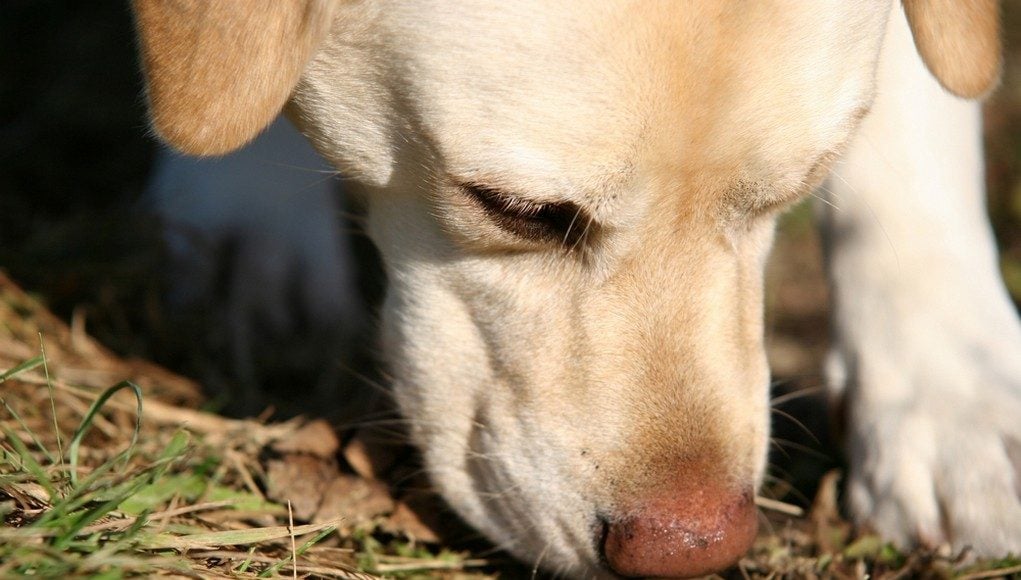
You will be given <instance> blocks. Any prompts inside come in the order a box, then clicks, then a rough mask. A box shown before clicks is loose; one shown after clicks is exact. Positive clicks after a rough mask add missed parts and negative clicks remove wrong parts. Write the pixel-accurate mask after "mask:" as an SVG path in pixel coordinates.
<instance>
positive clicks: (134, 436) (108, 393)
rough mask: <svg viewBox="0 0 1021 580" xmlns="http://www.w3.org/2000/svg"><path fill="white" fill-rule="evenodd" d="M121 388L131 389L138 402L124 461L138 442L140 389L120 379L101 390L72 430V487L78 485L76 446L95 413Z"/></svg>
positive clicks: (90, 425) (70, 453) (86, 430)
mask: <svg viewBox="0 0 1021 580" xmlns="http://www.w3.org/2000/svg"><path fill="white" fill-rule="evenodd" d="M123 389H131V390H132V391H133V392H134V393H135V400H136V401H137V402H138V405H137V408H136V415H135V429H134V431H133V432H132V433H131V443H130V444H129V445H128V449H127V453H126V454H124V461H125V463H126V462H127V460H128V459H129V457H130V453H131V450H132V449H134V447H135V443H137V442H138V433H139V432H140V431H141V430H142V389H141V387H139V386H138V385H136V384H135V383H132V382H131V381H121V382H119V383H117V384H116V385H114V386H112V387H110V388H108V389H107V390H105V391H103V393H102V394H101V395H100V396H99V398H97V399H96V400H95V401H93V403H92V406H91V407H89V410H88V411H87V412H86V413H85V416H84V417H82V422H81V424H80V425H79V426H78V429H77V430H76V431H75V432H74V436H73V437H72V438H71V446H70V447H69V448H68V459H69V461H70V463H71V472H70V474H71V485H72V487H75V488H77V487H78V446H79V445H81V442H82V437H84V436H85V433H87V432H88V430H89V429H90V428H92V421H93V419H94V418H95V416H96V413H98V412H99V410H100V409H102V408H103V405H105V404H106V402H107V401H108V400H110V397H112V396H114V395H115V394H117V392H118V391H121V390H123Z"/></svg>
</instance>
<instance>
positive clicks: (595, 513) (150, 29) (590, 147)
mask: <svg viewBox="0 0 1021 580" xmlns="http://www.w3.org/2000/svg"><path fill="white" fill-rule="evenodd" d="M922 4H923V3H922V2H910V3H908V8H909V9H908V14H909V16H911V17H912V21H913V26H914V27H915V28H916V31H917V30H926V31H929V32H927V33H924V34H919V33H917V32H916V37H917V38H919V39H920V40H918V43H919V46H920V48H921V53H922V54H923V56H925V58H926V59H927V62H928V63H929V66H930V69H931V70H933V72H934V74H936V75H937V76H938V77H939V78H940V79H941V81H942V82H943V83H944V84H945V86H947V87H948V88H949V89H951V90H953V91H957V92H959V93H962V94H969V95H974V94H978V93H981V92H983V91H985V90H987V89H988V87H989V86H990V85H991V84H992V83H993V82H994V79H995V78H996V74H997V71H998V66H999V64H998V63H999V61H998V49H997V47H996V46H995V42H994V43H992V44H989V43H987V42H978V41H974V42H973V41H972V40H969V39H973V38H977V37H980V38H982V39H984V40H987V39H988V38H995V27H996V20H995V5H993V4H985V3H954V2H939V3H935V4H940V5H941V6H942V8H938V9H930V8H931V7H930V6H928V4H926V5H925V6H922ZM256 5H258V7H257V6H256ZM975 6H984V7H985V8H982V7H979V8H975ZM989 6H992V8H991V9H990V8H989ZM135 8H136V14H137V17H138V23H139V30H140V35H141V39H142V42H141V47H142V53H143V63H144V66H145V68H146V70H147V73H148V78H149V98H150V103H151V106H152V110H153V120H154V125H155V128H156V130H157V131H158V132H159V133H160V134H161V135H163V136H164V137H165V138H166V139H167V140H168V141H169V142H170V143H171V144H173V145H176V146H178V147H179V148H182V149H184V150H186V151H190V152H195V153H200V154H210V153H222V152H225V151H229V150H231V149H233V148H236V147H238V146H240V145H241V144H243V143H244V142H245V141H247V140H248V139H250V138H251V137H252V136H253V135H254V134H255V133H257V132H258V131H259V130H261V128H262V127H263V126H265V125H266V124H267V123H268V122H269V121H270V119H272V117H273V116H275V115H276V113H278V112H279V111H280V109H281V108H282V107H284V106H285V103H286V106H287V110H288V112H289V113H290V115H291V116H292V118H294V119H295V120H296V121H297V122H298V124H299V125H300V126H301V127H302V128H303V130H304V132H305V133H306V134H307V135H308V136H309V137H310V138H311V140H312V141H313V142H314V143H315V144H316V146H317V148H318V149H319V151H320V152H321V153H322V154H323V155H325V156H326V157H327V158H328V159H330V160H331V161H332V162H334V163H335V164H336V165H337V166H338V168H340V169H341V170H342V171H343V172H344V173H345V174H346V175H348V176H351V177H354V178H356V179H357V180H358V181H359V182H360V183H361V186H362V187H363V188H364V190H365V193H366V196H365V198H366V202H367V205H368V208H369V214H368V220H369V221H368V223H369V233H370V235H371V237H372V238H373V240H374V241H375V242H376V244H377V245H378V246H379V248H380V250H381V251H382V254H383V256H384V259H385V262H386V266H387V271H388V274H389V279H390V289H389V294H388V297H387V300H386V306H385V311H384V314H383V322H384V337H385V343H386V344H385V347H386V350H387V352H388V354H389V356H390V359H391V361H390V362H391V365H392V366H391V369H390V370H391V372H392V374H393V376H394V385H393V388H394V393H395V397H396V399H397V401H398V404H399V406H400V408H401V410H402V412H403V413H404V415H405V416H406V417H407V418H408V419H409V421H410V422H411V425H412V426H411V435H412V438H413V440H414V442H415V443H416V444H417V445H418V446H419V447H420V448H421V449H422V451H423V453H424V456H425V460H426V464H427V468H428V470H429V473H430V475H431V477H432V479H433V481H434V483H435V484H436V486H437V488H438V489H439V491H440V492H441V493H442V494H443V496H444V497H445V498H446V500H447V501H448V502H449V503H450V504H451V505H452V506H453V507H454V508H455V509H456V510H457V511H458V513H459V514H461V515H462V516H463V517H464V518H466V519H467V520H468V521H469V522H470V523H472V524H473V525H475V526H476V527H478V528H479V529H480V530H481V531H483V532H484V533H485V534H486V535H487V536H488V537H489V538H490V539H492V540H493V541H494V542H495V543H497V544H498V545H499V546H501V547H504V548H506V549H508V550H510V551H511V552H513V553H515V554H517V555H518V556H520V557H522V558H524V559H530V560H534V561H538V563H539V564H540V565H542V566H543V567H545V568H548V569H551V570H554V571H560V572H566V573H570V574H576V575H580V574H605V573H608V572H607V571H606V570H607V567H608V568H609V570H612V571H613V572H616V573H618V574H622V575H660V576H664V575H674V576H690V575H697V574H705V573H708V572H711V571H713V570H716V569H718V568H721V567H724V566H726V565H728V564H729V563H731V562H732V561H734V560H735V559H736V558H737V557H739V556H740V555H741V554H742V553H743V552H744V551H745V550H746V549H747V547H748V545H749V544H750V543H751V540H752V539H753V537H754V534H755V529H756V512H755V508H754V503H753V496H754V492H755V489H756V488H757V486H758V484H759V482H760V481H761V479H762V476H763V471H764V464H765V457H766V445H767V440H768V369H767V365H766V361H765V355H764V349H763V331H762V303H763V299H762V289H761V284H762V270H763V265H764V261H765V258H766V254H767V251H768V248H769V246H770V242H771V236H772V231H773V225H774V217H775V215H776V214H777V212H778V211H779V210H780V209H781V208H783V207H785V206H787V205H789V204H790V203H792V202H793V201H794V200H796V199H798V198H800V197H801V196H803V195H804V194H806V193H807V192H809V191H810V190H811V189H812V188H813V187H814V186H816V185H817V184H818V183H819V182H820V181H821V179H822V178H823V176H824V175H825V172H826V168H827V166H828V164H829V163H830V162H831V161H832V160H833V159H834V158H835V157H836V156H837V154H838V152H839V151H840V149H841V146H842V145H843V144H844V143H845V142H847V141H848V139H849V138H850V137H851V135H852V134H853V131H854V128H855V127H856V125H857V123H858V121H859V120H860V119H861V117H862V116H863V115H864V114H865V113H866V111H867V110H868V107H869V105H870V103H871V101H872V98H873V95H874V92H875V87H874V86H873V85H874V74H875V67H876V62H877V59H878V55H879V50H880V46H881V43H882V38H883V31H884V28H885V24H886V20H887V17H888V14H889V11H890V8H891V5H890V3H889V2H888V1H886V0H873V1H866V0H861V1H855V2H847V1H834V2H814V1H813V2H798V1H794V0H774V1H768V2H697V3H696V2H643V3H631V2H598V3H597V2H586V3H578V4H571V3H549V2H530V1H529V2H524V1H522V2H506V3H496V4H492V3H487V2H475V1H464V2H457V3H451V2H429V1H413V2H385V1H378V2H330V1H327V0H307V1H297V0H296V1H293V2H281V1H279V0H262V1H260V2H250V3H247V4H245V10H246V11H245V12H244V13H241V12H239V7H238V5H237V4H236V3H234V2H232V1H230V0H222V1H198V0H196V1H194V2H191V1H181V2H156V1H153V2H147V1H144V0H138V1H137V2H136V4H135ZM933 10H937V11H938V10H943V11H944V12H942V13H938V14H933V12H932V11H933ZM953 11H958V12H960V13H962V15H963V16H961V17H962V18H963V17H964V16H969V17H971V18H972V19H973V20H975V18H977V19H978V20H977V21H979V22H981V23H985V25H986V26H987V28H988V27H991V28H989V30H990V31H991V33H990V34H988V35H985V34H978V35H976V34H973V33H972V32H971V29H969V28H963V29H961V30H958V31H956V32H955V31H950V33H948V34H947V35H945V34H943V32H945V31H944V29H942V28H941V26H943V24H941V22H942V21H943V20H946V16H947V15H948V14H949V13H950V12H953ZM976 15H977V16H976ZM990 15H992V16H990ZM951 20H954V19H951ZM990 23H991V24H990ZM945 38H952V39H954V42H952V43H949V44H947V43H944V42H943V40H944V39H945ZM948 46H949V48H948ZM954 50H956V51H957V54H956V55H954V54H950V53H951V52H953V51H954ZM962 54H964V55H966V56H967V57H968V58H970V59H971V61H972V63H973V64H972V66H968V67H961V66H955V64H956V63H958V61H959V59H960V57H961V55H962ZM948 55H949V56H948Z"/></svg>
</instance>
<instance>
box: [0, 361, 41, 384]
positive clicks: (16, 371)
mask: <svg viewBox="0 0 1021 580" xmlns="http://www.w3.org/2000/svg"><path fill="white" fill-rule="evenodd" d="M42 364H43V357H42V355H38V356H34V357H32V358H30V359H28V360H27V361H25V362H23V363H21V364H19V365H18V366H16V367H14V368H12V369H8V370H6V371H4V372H3V373H0V383H2V382H4V381H6V380H7V379H13V378H14V377H16V376H18V375H20V374H21V373H24V372H28V371H30V370H32V369H34V368H36V367H38V366H40V365H42Z"/></svg>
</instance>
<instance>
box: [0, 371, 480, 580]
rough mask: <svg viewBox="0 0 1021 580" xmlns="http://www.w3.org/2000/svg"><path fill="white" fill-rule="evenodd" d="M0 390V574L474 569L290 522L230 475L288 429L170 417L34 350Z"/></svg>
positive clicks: (405, 544)
mask: <svg viewBox="0 0 1021 580" xmlns="http://www.w3.org/2000/svg"><path fill="white" fill-rule="evenodd" d="M0 383H2V384H3V385H4V395H5V396H4V399H3V400H2V407H3V410H2V414H3V415H2V417H0V432H2V434H3V439H2V441H0V518H2V519H3V525H2V526H0V577H3V578H8V577H22V576H35V577H44V578H74V577H90V578H104V579H105V578H121V577H130V576H159V575H163V576H182V575H183V576H190V577H202V578H209V577H213V578H215V577H223V578H272V577H282V576H286V577H296V576H298V575H301V576H303V577H321V578H372V577H375V574H373V573H372V570H375V571H376V572H379V573H383V574H387V575H388V576H395V575H396V576H402V577H414V576H416V575H417V574H419V573H421V572H422V571H441V570H442V571H461V572H463V571H464V570H466V568H468V567H471V566H472V565H477V564H479V563H483V562H474V561H468V560H466V558H465V557H464V556H463V555H461V554H458V553H455V552H450V551H440V553H439V554H438V555H436V554H433V553H432V552H430V551H429V550H426V549H422V548H418V547H416V544H414V543H413V542H410V541H408V540H406V539H405V540H401V539H392V540H391V542H390V544H389V545H386V546H384V545H383V544H382V543H381V542H380V541H379V540H377V539H376V537H375V536H374V529H373V527H372V526H368V527H365V528H363V529H362V530H361V531H360V532H359V533H357V534H352V533H348V534H346V535H342V534H340V533H339V531H340V529H341V528H342V526H343V525H344V522H343V518H335V519H333V520H330V521H325V522H317V523H309V524H295V522H294V520H293V517H291V516H290V514H289V510H288V507H287V506H285V505H280V504H279V503H276V502H273V501H270V500H268V499H267V498H266V497H265V496H264V494H263V493H262V491H261V490H260V489H259V487H258V486H257V485H256V486H253V485H252V484H253V482H254V481H255V480H256V479H257V478H254V477H252V475H251V473H247V474H244V475H242V474H241V472H242V471H245V470H257V469H256V466H255V464H256V463H257V462H258V454H259V452H260V449H261V448H262V447H263V445H264V444H265V443H266V442H267V441H271V440H273V439H274V437H277V436H279V435H280V434H282V433H285V432H286V430H287V429H288V428H290V429H293V426H290V427H288V426H287V425H261V424H257V423H254V422H250V421H231V420H228V419H222V418H218V417H214V416H212V415H208V416H207V415H205V414H201V413H199V412H197V411H190V410H177V411H175V409H174V408H173V407H169V406H167V405H164V404H162V403H159V402H158V401H151V402H150V401H146V397H145V394H144V392H143V389H142V388H141V387H139V386H138V385H137V384H135V383H132V382H129V381H123V382H120V383H117V384H115V385H113V386H111V387H108V388H105V389H96V388H89V387H81V386H72V385H68V384H65V383H63V382H61V381H59V380H55V379H53V378H52V377H51V376H50V375H49V371H48V369H47V359H46V357H45V356H44V355H42V354H40V355H39V356H36V357H33V358H30V359H28V360H25V361H24V362H21V363H19V364H17V365H15V366H13V367H12V368H10V369H9V370H6V371H3V372H0ZM148 407H153V409H149V410H151V411H154V413H155V414H156V415H157V420H155V421H151V422H150V421H147V420H146V418H147V416H146V413H145V411H146V409H147V408H148ZM175 412H176V413H177V415H176V416H175ZM175 419H176V420H175ZM199 419H201V420H204V421H206V422H205V423H200V422H199ZM192 427H197V429H196V428H192ZM68 433H70V436H68V435H67V434H68ZM62 442H67V445H66V446H65V445H64V444H63V443H62ZM366 564H371V565H370V566H366ZM429 575H431V573H430V574H429ZM473 577H482V575H473Z"/></svg>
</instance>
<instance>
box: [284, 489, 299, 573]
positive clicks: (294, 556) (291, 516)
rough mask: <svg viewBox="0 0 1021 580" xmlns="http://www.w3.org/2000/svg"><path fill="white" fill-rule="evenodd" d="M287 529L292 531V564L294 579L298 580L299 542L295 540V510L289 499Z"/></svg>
mask: <svg viewBox="0 0 1021 580" xmlns="http://www.w3.org/2000/svg"><path fill="white" fill-rule="evenodd" d="M287 530H288V531H289V532H290V533H291V561H292V562H293V563H294V565H293V566H291V572H292V573H293V578H294V580H298V544H297V542H295V540H294V510H293V509H291V500H287Z"/></svg>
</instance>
